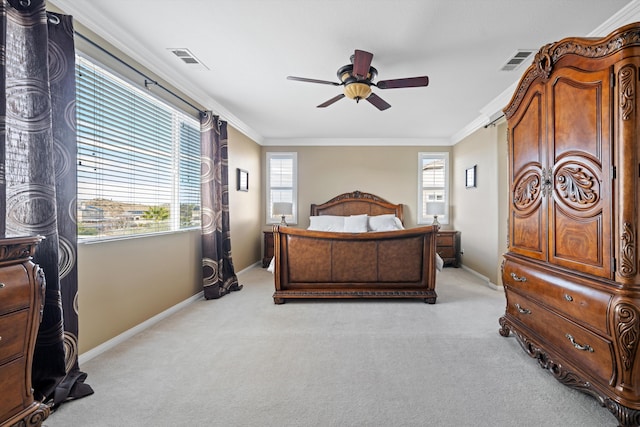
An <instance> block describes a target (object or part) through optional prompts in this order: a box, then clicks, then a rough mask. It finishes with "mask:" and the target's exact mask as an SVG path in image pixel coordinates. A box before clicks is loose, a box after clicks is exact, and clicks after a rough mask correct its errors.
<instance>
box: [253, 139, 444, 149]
mask: <svg viewBox="0 0 640 427" xmlns="http://www.w3.org/2000/svg"><path fill="white" fill-rule="evenodd" d="M262 145H263V146H271V147H273V146H283V147H295V146H305V147H307V146H316V147H322V146H325V147H329V146H343V147H380V146H382V147H385V146H394V147H403V146H404V147H418V146H421V147H424V146H428V147H434V146H438V147H443V146H444V147H448V146H450V145H452V144H451V143H450V141H449V140H448V139H447V138H265V139H264V140H263V143H262Z"/></svg>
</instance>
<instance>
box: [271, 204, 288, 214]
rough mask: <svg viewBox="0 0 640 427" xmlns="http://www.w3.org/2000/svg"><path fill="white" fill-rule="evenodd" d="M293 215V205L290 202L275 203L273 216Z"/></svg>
mask: <svg viewBox="0 0 640 427" xmlns="http://www.w3.org/2000/svg"><path fill="white" fill-rule="evenodd" d="M292 213H293V203H290V202H274V203H273V215H274V216H276V215H278V216H280V215H291V214H292Z"/></svg>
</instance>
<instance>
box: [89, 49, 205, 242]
mask: <svg viewBox="0 0 640 427" xmlns="http://www.w3.org/2000/svg"><path fill="white" fill-rule="evenodd" d="M76 68H77V70H76V71H77V79H76V118H77V138H78V154H77V156H78V203H77V207H78V236H79V238H84V239H87V238H94V239H95V238H106V237H117V236H126V235H134V234H135V235H137V234H145V233H154V232H166V231H174V230H177V229H180V228H185V227H192V226H198V225H199V223H200V218H199V212H200V211H199V207H200V160H199V152H200V133H199V125H198V123H197V122H196V120H195V119H193V118H192V117H190V116H188V115H186V114H184V113H182V112H180V111H178V110H176V109H174V108H173V107H170V106H168V105H166V104H164V103H163V102H160V101H158V100H157V99H156V98H154V97H153V96H152V95H151V94H149V93H146V92H145V91H143V90H141V89H139V88H137V87H135V86H133V85H131V84H129V83H127V82H125V81H124V80H122V79H120V78H118V77H117V76H115V75H113V74H111V73H110V72H108V71H107V70H105V69H103V68H101V67H100V66H98V65H97V64H95V63H92V62H91V61H89V60H87V59H86V58H82V57H78V58H77V61H76Z"/></svg>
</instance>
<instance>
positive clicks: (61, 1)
mask: <svg viewBox="0 0 640 427" xmlns="http://www.w3.org/2000/svg"><path fill="white" fill-rule="evenodd" d="M48 1H49V3H51V4H52V5H54V6H55V7H57V8H59V9H60V10H62V11H64V13H66V14H70V15H73V18H74V20H76V21H78V22H79V23H80V24H82V25H83V26H85V27H87V28H88V29H89V30H90V31H93V32H94V33H95V34H96V35H98V36H99V37H101V38H103V39H104V40H105V41H106V42H108V43H110V44H111V45H112V46H113V47H115V48H116V49H118V50H120V51H121V52H122V53H124V54H125V55H127V56H129V57H130V58H131V59H133V60H135V61H137V62H138V63H139V64H141V65H142V66H144V67H146V68H148V69H149V70H152V71H153V73H154V74H157V75H158V76H159V77H161V78H162V79H164V80H166V81H167V82H169V83H170V84H171V85H172V86H174V87H175V88H176V89H177V90H179V91H180V92H182V93H183V94H184V95H186V96H187V97H189V98H191V99H193V100H194V101H196V102H197V103H198V104H201V105H203V106H204V107H205V109H206V110H211V111H212V112H213V113H214V114H216V115H218V116H220V118H221V119H222V120H225V121H226V122H227V123H228V124H229V125H231V126H233V127H234V128H235V129H237V130H238V131H240V132H242V133H243V134H245V135H246V136H247V137H249V138H251V139H252V140H254V141H255V142H256V143H258V144H262V142H263V137H262V135H260V134H259V133H258V132H256V131H255V130H254V129H252V128H251V127H250V126H249V125H247V124H246V123H244V122H243V121H242V120H240V118H238V117H237V116H236V115H235V114H233V113H232V112H231V111H229V110H228V109H227V108H225V107H224V106H223V105H222V104H220V103H219V102H218V101H216V100H215V99H213V98H211V97H210V96H207V95H205V94H203V93H202V91H201V90H199V89H198V88H196V87H194V86H193V85H191V84H190V83H189V82H188V81H185V79H184V78H182V76H181V75H179V74H178V73H176V72H173V71H172V70H171V69H170V68H169V67H166V66H165V65H164V64H163V62H162V60H161V59H160V58H158V57H157V56H154V55H152V54H150V53H149V52H148V51H147V50H146V48H145V47H144V46H142V45H141V44H140V43H139V42H138V41H137V39H135V38H133V37H131V36H129V34H128V33H127V32H126V31H124V30H123V29H122V27H120V26H119V25H118V23H117V22H113V21H111V20H109V19H107V18H106V17H105V16H104V15H103V14H102V13H101V12H100V10H99V9H96V8H95V5H94V4H91V3H90V2H83V3H82V7H80V5H78V4H77V3H75V4H74V1H73V0H48ZM92 17H93V18H92ZM112 34H118V35H119V39H115V38H114V37H113V36H112ZM139 52H146V53H145V55H144V56H142V55H140V53H139Z"/></svg>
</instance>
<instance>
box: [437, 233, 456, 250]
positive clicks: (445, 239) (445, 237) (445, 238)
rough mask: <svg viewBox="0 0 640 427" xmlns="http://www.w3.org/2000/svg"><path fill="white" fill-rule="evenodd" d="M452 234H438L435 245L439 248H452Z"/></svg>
mask: <svg viewBox="0 0 640 427" xmlns="http://www.w3.org/2000/svg"><path fill="white" fill-rule="evenodd" d="M453 237H454V236H453V234H450V233H447V234H441V233H438V236H437V240H436V244H437V245H438V247H440V246H453Z"/></svg>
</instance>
